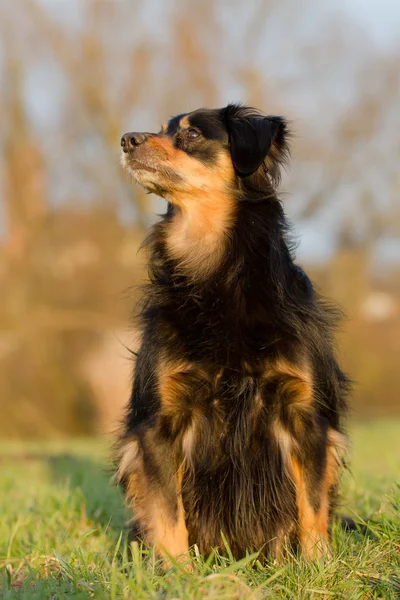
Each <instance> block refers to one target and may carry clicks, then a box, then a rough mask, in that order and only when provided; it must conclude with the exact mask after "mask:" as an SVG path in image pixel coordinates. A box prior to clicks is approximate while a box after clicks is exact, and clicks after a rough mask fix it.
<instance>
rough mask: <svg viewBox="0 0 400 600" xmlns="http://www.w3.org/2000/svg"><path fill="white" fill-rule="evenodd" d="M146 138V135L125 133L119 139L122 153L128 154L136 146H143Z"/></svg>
mask: <svg viewBox="0 0 400 600" xmlns="http://www.w3.org/2000/svg"><path fill="white" fill-rule="evenodd" d="M147 138H148V134H146V133H138V132H136V131H135V132H132V131H131V132H129V133H125V134H124V135H123V136H122V138H121V146H122V150H123V151H124V152H129V151H130V150H133V149H134V148H136V146H140V144H143V142H145V141H146V140H147Z"/></svg>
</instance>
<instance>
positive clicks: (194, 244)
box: [166, 152, 236, 278]
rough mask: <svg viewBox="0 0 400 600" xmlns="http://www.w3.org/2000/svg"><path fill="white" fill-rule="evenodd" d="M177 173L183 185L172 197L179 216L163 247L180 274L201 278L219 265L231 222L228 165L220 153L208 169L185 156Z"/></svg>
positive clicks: (230, 171)
mask: <svg viewBox="0 0 400 600" xmlns="http://www.w3.org/2000/svg"><path fill="white" fill-rule="evenodd" d="M178 172H181V173H185V177H186V178H187V179H186V180H187V185H186V186H185V189H184V190H183V191H182V192H179V193H177V194H174V195H173V197H172V203H173V204H176V206H178V207H179V212H178V213H177V214H176V216H175V218H174V219H173V221H172V222H171V224H170V227H169V229H168V232H167V236H166V244H167V248H168V250H169V252H170V254H171V256H172V257H173V258H174V259H175V260H177V261H178V262H179V266H180V268H181V269H182V271H183V272H185V273H186V274H189V275H192V276H193V277H196V278H204V277H207V275H209V274H210V273H211V272H212V271H213V270H214V269H215V268H216V267H217V266H218V265H219V264H220V262H221V260H222V258H223V256H224V253H225V251H226V246H227V243H228V241H229V237H230V234H231V231H232V227H233V224H234V221H235V212H236V199H235V197H234V193H233V187H232V181H233V177H234V172H233V167H232V162H231V160H230V158H229V157H228V156H227V155H226V153H225V152H221V154H220V156H219V158H218V160H217V164H216V165H215V167H214V168H212V169H211V168H210V167H206V166H205V165H203V164H202V163H200V162H199V161H197V160H195V159H192V158H190V157H188V156H187V155H185V158H183V159H182V160H181V162H180V168H178Z"/></svg>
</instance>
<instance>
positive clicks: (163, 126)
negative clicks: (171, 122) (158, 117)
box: [161, 123, 168, 134]
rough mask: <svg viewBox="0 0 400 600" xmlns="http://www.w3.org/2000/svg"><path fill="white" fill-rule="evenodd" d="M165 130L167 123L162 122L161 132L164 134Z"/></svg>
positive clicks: (166, 129)
mask: <svg viewBox="0 0 400 600" xmlns="http://www.w3.org/2000/svg"><path fill="white" fill-rule="evenodd" d="M167 131H168V123H163V124H162V125H161V133H164V134H165V133H167Z"/></svg>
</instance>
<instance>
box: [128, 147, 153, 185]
mask: <svg viewBox="0 0 400 600" xmlns="http://www.w3.org/2000/svg"><path fill="white" fill-rule="evenodd" d="M120 162H121V165H122V168H123V169H124V171H125V172H126V173H128V175H130V177H132V179H133V180H134V182H135V183H137V184H139V185H140V186H141V187H143V188H144V189H145V190H146V191H147V192H155V191H156V190H157V188H158V185H157V174H156V173H157V172H156V169H154V168H152V167H150V166H147V165H145V164H142V163H139V162H137V161H134V160H132V159H130V158H129V155H127V154H125V153H124V152H121V158H120Z"/></svg>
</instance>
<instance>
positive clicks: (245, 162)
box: [225, 104, 289, 182]
mask: <svg viewBox="0 0 400 600" xmlns="http://www.w3.org/2000/svg"><path fill="white" fill-rule="evenodd" d="M225 123H226V126H227V129H228V134H229V145H230V151H231V157H232V163H233V166H234V167H235V170H236V172H237V174H238V175H239V177H247V176H248V175H252V173H254V172H255V171H257V169H258V168H259V167H260V166H261V165H262V163H263V162H264V161H266V162H265V166H266V168H267V171H268V172H269V174H270V176H271V178H272V179H273V181H274V182H277V181H279V174H280V168H279V167H280V165H281V163H283V162H285V160H286V159H287V156H288V153H289V149H288V145H287V140H286V137H287V133H288V132H287V126H286V121H285V119H283V118H282V117H266V116H264V115H262V114H260V113H258V112H257V111H256V110H255V109H253V108H249V107H246V106H237V105H232V104H230V105H229V106H227V107H226V109H225ZM269 154H270V156H269ZM267 157H268V158H269V160H266V159H267Z"/></svg>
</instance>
